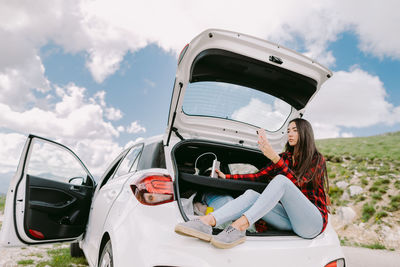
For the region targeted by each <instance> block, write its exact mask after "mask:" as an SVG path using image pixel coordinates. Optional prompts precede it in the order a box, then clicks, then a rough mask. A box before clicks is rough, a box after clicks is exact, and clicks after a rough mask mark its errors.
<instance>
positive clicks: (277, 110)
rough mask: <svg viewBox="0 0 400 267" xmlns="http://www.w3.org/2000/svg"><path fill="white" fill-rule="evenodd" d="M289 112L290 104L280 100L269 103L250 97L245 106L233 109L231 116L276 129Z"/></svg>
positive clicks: (268, 128)
mask: <svg viewBox="0 0 400 267" xmlns="http://www.w3.org/2000/svg"><path fill="white" fill-rule="evenodd" d="M289 114H290V106H289V105H288V104H286V103H285V102H283V101H282V100H275V101H274V103H273V104H272V105H271V104H268V103H264V102H262V101H261V100H259V99H257V98H252V99H251V100H250V102H249V103H248V104H247V105H246V106H243V107H241V108H239V109H237V110H235V111H234V112H233V114H232V118H233V119H234V120H238V121H244V122H247V123H250V124H253V125H257V126H259V127H263V128H265V129H267V130H270V131H276V130H278V129H279V128H280V127H281V126H282V125H283V123H284V122H285V120H286V118H287V117H288V115H289Z"/></svg>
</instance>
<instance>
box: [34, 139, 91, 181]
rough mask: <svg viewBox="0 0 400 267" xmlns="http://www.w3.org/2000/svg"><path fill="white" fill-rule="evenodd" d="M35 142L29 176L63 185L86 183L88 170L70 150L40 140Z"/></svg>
mask: <svg viewBox="0 0 400 267" xmlns="http://www.w3.org/2000/svg"><path fill="white" fill-rule="evenodd" d="M33 142H34V143H33V147H32V151H31V154H30V160H29V164H28V166H27V174H29V175H32V176H36V177H41V178H45V179H49V180H54V181H58V182H63V183H69V182H73V183H74V182H77V181H78V180H79V181H80V183H79V184H82V183H83V184H85V183H86V179H87V176H88V174H87V172H86V170H85V169H84V167H83V166H82V164H81V163H80V162H79V161H78V160H77V159H76V158H75V156H74V155H73V154H72V153H71V152H70V151H69V150H67V149H65V148H63V147H60V146H56V145H54V144H53V143H51V142H48V141H45V140H42V139H38V138H34V139H33Z"/></svg>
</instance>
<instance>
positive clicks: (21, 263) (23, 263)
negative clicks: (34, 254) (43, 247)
mask: <svg viewBox="0 0 400 267" xmlns="http://www.w3.org/2000/svg"><path fill="white" fill-rule="evenodd" d="M34 262H35V261H34V260H20V261H18V262H17V264H19V265H31V264H33V263H34Z"/></svg>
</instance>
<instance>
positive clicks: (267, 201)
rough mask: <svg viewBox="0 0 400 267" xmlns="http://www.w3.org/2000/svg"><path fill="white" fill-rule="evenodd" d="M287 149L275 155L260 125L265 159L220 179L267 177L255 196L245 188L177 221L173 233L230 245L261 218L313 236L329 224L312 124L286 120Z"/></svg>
mask: <svg viewBox="0 0 400 267" xmlns="http://www.w3.org/2000/svg"><path fill="white" fill-rule="evenodd" d="M287 133H288V142H287V143H286V149H285V150H286V151H285V152H283V153H281V154H277V153H276V152H275V151H274V150H273V148H272V147H271V145H270V144H269V142H268V140H267V138H266V135H265V131H264V129H260V130H259V131H258V144H259V147H260V149H261V151H262V152H263V154H264V155H265V156H266V157H267V158H268V159H269V161H268V163H267V165H266V166H265V167H264V168H262V169H261V170H260V171H259V172H257V173H254V174H236V175H229V174H224V173H222V172H221V171H218V176H219V177H220V178H225V179H234V180H252V181H260V180H261V181H270V182H269V184H268V186H267V187H266V188H265V190H264V191H263V192H262V193H261V194H259V193H257V192H255V191H253V190H247V191H246V192H245V193H244V194H242V195H241V196H239V197H238V198H236V199H234V200H232V201H230V202H228V203H227V204H225V205H224V206H222V207H221V208H220V209H218V210H216V211H214V212H212V213H210V214H208V215H205V216H201V217H199V219H196V220H191V221H187V222H183V223H180V224H178V225H176V227H175V231H176V232H177V233H181V234H185V235H190V236H193V237H197V238H200V239H202V240H205V241H210V240H211V243H212V244H213V245H214V246H216V247H219V248H231V247H233V246H236V245H238V244H240V243H242V242H244V241H245V240H246V229H247V228H248V227H249V226H250V225H252V224H253V223H254V222H256V221H257V220H258V219H260V218H261V219H263V220H264V221H266V222H267V223H268V224H270V225H272V226H274V227H275V228H278V229H280V230H292V231H294V232H295V233H296V234H297V235H299V236H301V237H303V238H314V237H316V236H318V235H319V234H320V233H322V232H323V231H324V230H325V227H326V225H327V222H328V211H327V207H326V196H325V190H324V185H325V186H326V188H327V189H328V177H327V173H326V164H325V160H324V157H323V156H322V155H321V154H320V153H319V152H318V150H317V148H316V146H315V141H314V134H313V130H312V127H311V124H310V123H309V122H308V121H306V120H304V119H294V120H292V121H291V122H290V123H289V126H288V129H287ZM230 220H235V221H234V222H233V223H232V224H231V225H230V226H228V227H227V228H225V229H224V230H223V231H222V232H221V233H219V234H218V235H216V236H212V227H213V226H215V225H220V224H223V223H225V222H227V221H230Z"/></svg>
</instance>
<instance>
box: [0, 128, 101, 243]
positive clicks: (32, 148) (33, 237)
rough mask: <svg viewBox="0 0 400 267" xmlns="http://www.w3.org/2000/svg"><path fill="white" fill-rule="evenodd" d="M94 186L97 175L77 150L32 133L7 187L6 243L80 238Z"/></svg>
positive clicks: (3, 237) (2, 236)
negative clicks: (85, 164)
mask: <svg viewBox="0 0 400 267" xmlns="http://www.w3.org/2000/svg"><path fill="white" fill-rule="evenodd" d="M94 187H95V182H94V179H93V177H92V175H91V174H90V173H89V171H88V170H87V168H86V167H85V166H84V164H83V163H82V161H81V160H80V159H79V158H78V157H77V156H76V155H75V153H74V152H72V151H71V150H70V149H69V148H67V147H65V146H63V145H61V144H59V143H56V142H53V141H51V140H48V139H45V138H41V137H38V136H34V135H29V136H28V140H27V141H26V144H25V147H24V150H23V152H22V155H21V159H20V162H19V165H18V168H17V172H16V174H15V175H14V177H13V179H12V180H11V182H10V187H9V189H8V192H7V198H6V207H5V214H4V222H3V227H2V229H1V234H0V243H1V244H2V245H3V246H20V245H31V244H40V243H50V242H62V241H71V240H75V239H77V238H78V237H80V236H81V235H82V234H83V232H84V231H85V228H86V223H87V220H88V215H89V210H90V204H91V199H92V195H93V191H94Z"/></svg>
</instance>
